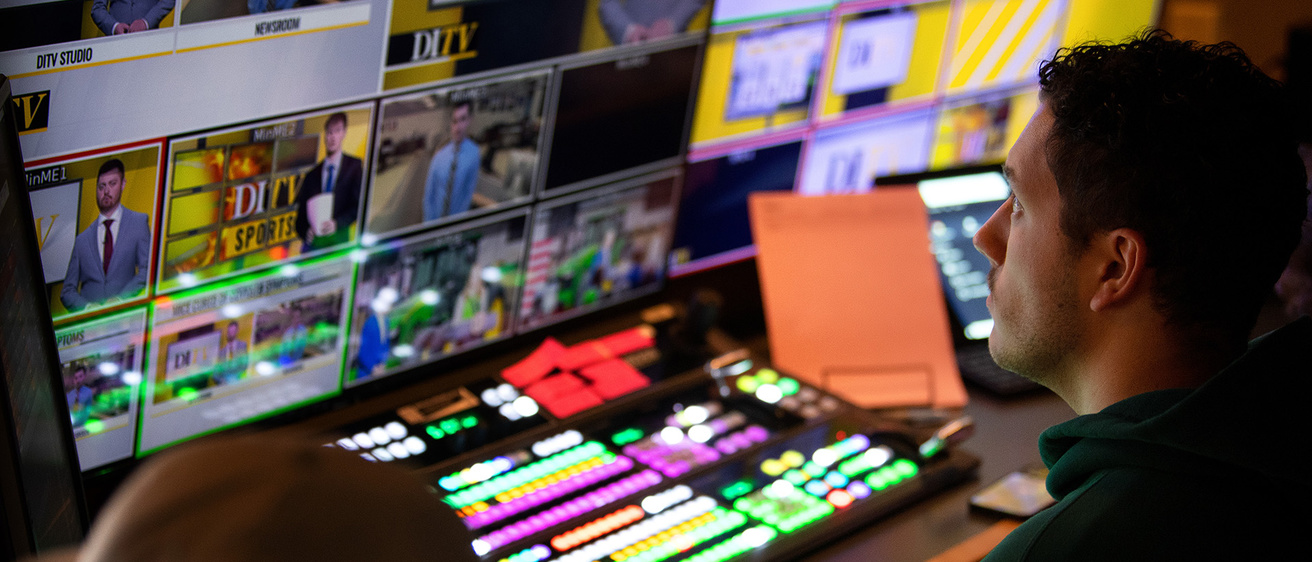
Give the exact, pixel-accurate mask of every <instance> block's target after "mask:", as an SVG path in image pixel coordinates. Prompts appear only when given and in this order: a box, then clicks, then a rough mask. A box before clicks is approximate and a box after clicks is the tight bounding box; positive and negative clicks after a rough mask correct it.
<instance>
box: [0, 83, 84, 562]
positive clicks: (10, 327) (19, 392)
mask: <svg viewBox="0 0 1312 562" xmlns="http://www.w3.org/2000/svg"><path fill="white" fill-rule="evenodd" d="M10 87H11V82H10V81H9V78H8V77H6V76H5V75H4V74H0V264H3V266H2V267H0V291H2V292H3V295H4V305H3V306H0V443H2V444H3V447H0V448H2V449H3V450H2V451H0V509H3V512H2V513H3V515H0V519H3V520H4V525H3V529H0V551H7V554H9V555H10V556H11V557H12V556H22V555H26V554H42V553H45V551H47V550H53V549H54V548H58V547H70V546H76V545H77V544H78V542H79V541H80V540H81V539H82V536H83V534H84V533H85V532H86V521H87V510H86V508H85V506H84V505H83V501H82V498H83V496H82V487H81V485H80V483H79V481H78V454H77V449H76V447H75V445H74V442H73V434H72V424H70V423H69V422H70V420H69V418H68V410H67V409H66V408H65V407H64V406H63V403H62V402H61V395H62V394H63V392H64V388H63V385H62V384H61V381H60V374H61V369H60V358H59V354H58V348H57V346H56V344H55V337H54V333H53V330H52V324H51V322H50V310H49V309H48V308H47V306H46V299H45V298H43V294H44V288H45V287H44V286H43V285H45V281H44V279H43V278H42V275H41V269H42V263H41V257H40V255H39V250H38V248H37V241H36V232H37V229H36V221H34V220H32V219H33V215H32V208H31V205H30V204H29V199H28V197H26V196H25V195H26V193H27V189H26V186H25V185H24V183H25V178H24V177H23V151H22V150H21V149H20V147H19V130H20V126H21V123H22V120H23V116H22V115H21V114H20V113H19V112H18V111H16V110H19V104H18V103H15V102H14V101H13V100H15V99H17V96H13V97H11V94H12V90H11V89H10Z"/></svg>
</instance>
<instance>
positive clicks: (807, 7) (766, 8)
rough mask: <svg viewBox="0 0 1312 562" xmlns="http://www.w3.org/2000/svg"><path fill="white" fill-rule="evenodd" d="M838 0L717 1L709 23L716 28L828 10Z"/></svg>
mask: <svg viewBox="0 0 1312 562" xmlns="http://www.w3.org/2000/svg"><path fill="white" fill-rule="evenodd" d="M837 3H838V0H717V1H716V2H715V10H714V11H713V12H712V13H711V22H712V23H714V24H715V25H717V26H726V25H734V24H741V23H744V22H750V21H754V20H760V19H765V18H775V17H780V16H790V15H797V14H805V13H808V12H819V11H824V10H828V9H830V8H832V7H834V4H837Z"/></svg>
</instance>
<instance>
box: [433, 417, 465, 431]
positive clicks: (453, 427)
mask: <svg viewBox="0 0 1312 562" xmlns="http://www.w3.org/2000/svg"><path fill="white" fill-rule="evenodd" d="M437 425H438V426H439V427H441V428H442V431H445V432H447V433H455V432H457V431H460V422H459V421H456V420H455V419H454V418H448V419H445V420H442V421H440V422H437Z"/></svg>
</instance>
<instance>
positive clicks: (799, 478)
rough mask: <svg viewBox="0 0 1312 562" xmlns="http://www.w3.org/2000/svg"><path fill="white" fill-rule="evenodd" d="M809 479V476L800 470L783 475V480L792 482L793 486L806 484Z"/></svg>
mask: <svg viewBox="0 0 1312 562" xmlns="http://www.w3.org/2000/svg"><path fill="white" fill-rule="evenodd" d="M810 479H811V477H810V476H807V475H806V473H804V472H802V471H800V470H790V471H788V472H785V473H784V480H787V481H789V482H792V483H793V485H794V486H801V485H803V484H806V481H807V480H810Z"/></svg>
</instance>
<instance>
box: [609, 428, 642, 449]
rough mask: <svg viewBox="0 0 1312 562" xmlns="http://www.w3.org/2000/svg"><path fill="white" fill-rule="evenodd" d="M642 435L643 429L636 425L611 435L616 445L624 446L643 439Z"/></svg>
mask: <svg viewBox="0 0 1312 562" xmlns="http://www.w3.org/2000/svg"><path fill="white" fill-rule="evenodd" d="M642 436H643V433H642V430H641V429H638V428H636V427H630V428H628V429H626V430H624V431H621V432H619V433H616V434H615V435H612V436H611V437H610V440H611V441H612V442H614V443H615V444H616V445H619V446H621V447H623V446H625V445H628V444H629V443H633V442H634V441H637V440H639V439H642Z"/></svg>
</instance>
